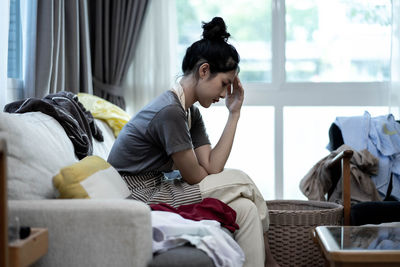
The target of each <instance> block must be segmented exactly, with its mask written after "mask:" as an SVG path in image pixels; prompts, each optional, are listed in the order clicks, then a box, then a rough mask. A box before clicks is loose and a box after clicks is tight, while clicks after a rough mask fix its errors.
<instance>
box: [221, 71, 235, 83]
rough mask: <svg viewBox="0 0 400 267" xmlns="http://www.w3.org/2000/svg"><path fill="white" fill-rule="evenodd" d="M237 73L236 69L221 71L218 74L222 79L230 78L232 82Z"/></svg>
mask: <svg viewBox="0 0 400 267" xmlns="http://www.w3.org/2000/svg"><path fill="white" fill-rule="evenodd" d="M236 74H237V72H236V71H235V70H231V71H228V72H220V73H218V76H220V78H221V79H224V80H229V82H230V83H232V82H233V80H234V79H235V76H236Z"/></svg>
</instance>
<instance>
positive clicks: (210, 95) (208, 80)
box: [196, 63, 236, 108]
mask: <svg viewBox="0 0 400 267" xmlns="http://www.w3.org/2000/svg"><path fill="white" fill-rule="evenodd" d="M203 65H207V66H206V68H203V69H202V67H203ZM203 65H202V66H201V67H200V69H199V71H200V78H199V81H198V83H197V87H196V95H197V101H199V103H200V105H201V106H202V107H204V108H208V107H210V106H211V104H213V103H216V102H218V101H219V100H220V99H221V98H225V96H226V90H230V88H231V85H232V82H233V80H234V78H235V76H236V70H232V71H229V72H219V73H217V75H215V74H214V75H211V73H210V69H209V65H208V64H207V63H205V64H203Z"/></svg>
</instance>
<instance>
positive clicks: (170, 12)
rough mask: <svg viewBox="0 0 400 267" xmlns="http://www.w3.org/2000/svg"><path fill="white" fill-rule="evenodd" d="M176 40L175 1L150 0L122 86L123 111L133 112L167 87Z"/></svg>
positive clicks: (174, 67)
mask: <svg viewBox="0 0 400 267" xmlns="http://www.w3.org/2000/svg"><path fill="white" fill-rule="evenodd" d="M160 29H162V30H160ZM176 40H177V26H176V5H175V1H174V0H168V1H164V0H153V1H150V2H149V6H148V7H147V14H146V16H145V18H144V22H143V28H142V30H141V33H140V37H139V41H138V44H137V48H136V51H135V56H134V59H133V63H132V65H131V66H130V68H129V70H128V73H127V75H126V76H127V78H126V80H125V81H124V84H123V85H122V87H123V88H124V89H125V88H126V90H124V92H125V99H126V110H127V112H128V113H129V114H131V115H132V114H135V113H136V112H137V111H139V110H140V109H141V108H142V107H143V106H144V105H145V104H147V103H148V102H150V101H151V100H152V99H154V98H155V97H156V96H158V95H159V94H161V93H162V92H164V91H165V90H167V89H168V88H171V86H172V83H171V80H173V79H174V77H175V76H176V73H175V70H176V66H177V64H176V54H177V53H176V47H177V45H176ZM152 70H155V71H152Z"/></svg>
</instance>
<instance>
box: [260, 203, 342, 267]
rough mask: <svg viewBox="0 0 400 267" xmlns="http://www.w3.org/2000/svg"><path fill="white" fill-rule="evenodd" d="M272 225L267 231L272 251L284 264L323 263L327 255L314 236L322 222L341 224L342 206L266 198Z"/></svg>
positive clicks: (277, 259) (311, 264)
mask: <svg viewBox="0 0 400 267" xmlns="http://www.w3.org/2000/svg"><path fill="white" fill-rule="evenodd" d="M267 206H268V210H269V218H270V226H269V230H268V232H267V233H266V234H267V235H268V240H269V244H270V248H271V253H272V255H273V256H274V258H275V259H276V261H277V262H278V263H279V264H280V265H281V266H282V267H283V266H307V267H309V266H324V258H323V256H322V254H321V252H320V250H319V248H318V245H317V244H316V243H314V241H313V240H312V238H311V229H312V228H315V227H316V226H319V225H340V224H341V223H342V217H343V206H342V205H339V204H335V203H331V202H322V201H306V200H304V201H303V200H271V201H267Z"/></svg>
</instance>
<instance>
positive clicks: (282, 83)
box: [243, 0, 390, 199]
mask: <svg viewBox="0 0 400 267" xmlns="http://www.w3.org/2000/svg"><path fill="white" fill-rule="evenodd" d="M271 4H272V18H271V19H272V38H271V41H272V44H271V47H272V66H271V68H272V69H271V70H272V74H271V77H272V79H271V83H267V82H244V83H243V84H244V88H245V90H246V98H245V102H244V105H250V106H251V105H266V106H273V107H274V110H275V112H274V114H275V115H274V116H275V117H274V128H275V133H274V138H275V142H274V143H275V147H274V148H273V149H274V154H275V166H274V168H275V181H274V184H275V196H274V198H275V199H283V198H284V152H283V151H284V129H283V128H284V127H283V124H284V123H283V119H284V114H283V109H284V107H287V106H389V104H390V82H337V83H335V82H318V83H317V82H287V81H286V77H285V72H286V69H285V45H286V37H285V36H286V24H285V13H286V10H285V0H272V1H271ZM361 95H362V96H363V97H360V96H361ZM388 110H389V107H388ZM327 134H328V133H327Z"/></svg>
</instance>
